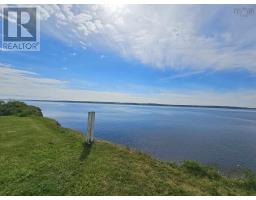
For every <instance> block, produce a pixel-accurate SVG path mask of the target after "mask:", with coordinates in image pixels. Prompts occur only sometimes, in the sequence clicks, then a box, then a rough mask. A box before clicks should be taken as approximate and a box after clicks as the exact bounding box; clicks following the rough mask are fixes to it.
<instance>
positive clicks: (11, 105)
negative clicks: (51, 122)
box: [0, 101, 43, 117]
mask: <svg viewBox="0 0 256 200" xmlns="http://www.w3.org/2000/svg"><path fill="white" fill-rule="evenodd" d="M8 115H14V116H19V117H27V116H43V114H42V112H41V110H40V108H38V107H35V106H29V105H27V104H25V103H23V102H19V101H9V102H7V103H4V102H0V116H8Z"/></svg>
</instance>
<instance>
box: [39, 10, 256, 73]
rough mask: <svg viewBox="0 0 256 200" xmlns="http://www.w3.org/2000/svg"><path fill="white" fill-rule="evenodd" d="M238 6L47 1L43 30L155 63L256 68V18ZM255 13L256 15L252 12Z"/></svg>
mask: <svg viewBox="0 0 256 200" xmlns="http://www.w3.org/2000/svg"><path fill="white" fill-rule="evenodd" d="M237 7H239V6H238V5H218V6H216V5H211V6H209V5H208V6H207V5H105V6H104V5H73V6H71V5H59V6H56V5H46V6H45V5H43V6H41V10H42V11H41V16H42V20H43V23H42V26H43V27H42V29H41V30H43V31H44V32H45V33H47V34H50V35H52V36H54V37H56V38H58V39H60V40H62V41H64V42H67V43H69V44H70V45H78V46H82V47H83V48H88V47H90V48H100V49H102V48H104V49H105V50H110V51H116V52H117V53H119V54H120V55H121V56H124V57H127V58H134V59H137V60H139V61H140V62H141V63H145V64H149V65H152V66H153V67H159V68H165V67H172V68H180V67H190V68H192V69H196V70H198V69H199V70H201V69H205V68H211V69H217V70H221V69H234V68H244V69H247V70H251V71H255V69H256V62H255V57H256V47H255V45H253V44H255V42H256V20H255V18H253V16H251V17H246V18H245V17H241V16H239V15H235V14H234V9H235V8H237ZM254 17H255V16H254Z"/></svg>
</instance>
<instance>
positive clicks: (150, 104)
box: [2, 99, 256, 110]
mask: <svg viewBox="0 0 256 200" xmlns="http://www.w3.org/2000/svg"><path fill="white" fill-rule="evenodd" d="M2 100H5V101H6V100H17V101H30V102H56V103H93V104H117V105H138V106H162V107H190V108H225V109H239V110H241V109H246V110H256V108H249V107H239V106H214V105H208V106H207V105H205V106H204V105H177V104H158V103H129V102H107V101H69V100H36V99H2Z"/></svg>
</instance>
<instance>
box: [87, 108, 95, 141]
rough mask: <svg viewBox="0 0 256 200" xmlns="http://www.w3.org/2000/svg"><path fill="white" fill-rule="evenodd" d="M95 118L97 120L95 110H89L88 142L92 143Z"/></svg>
mask: <svg viewBox="0 0 256 200" xmlns="http://www.w3.org/2000/svg"><path fill="white" fill-rule="evenodd" d="M94 120H95V112H88V123H87V143H88V144H91V143H92V142H93V132H94Z"/></svg>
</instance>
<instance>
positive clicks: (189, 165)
mask: <svg viewBox="0 0 256 200" xmlns="http://www.w3.org/2000/svg"><path fill="white" fill-rule="evenodd" d="M182 168H183V169H185V171H187V172H189V173H191V174H193V175H195V176H200V177H208V178H209V179H219V178H220V177H221V176H220V174H219V173H218V171H217V170H216V169H215V168H213V167H209V166H206V165H203V164H200V163H198V162H196V161H193V160H187V161H184V163H183V164H182Z"/></svg>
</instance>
